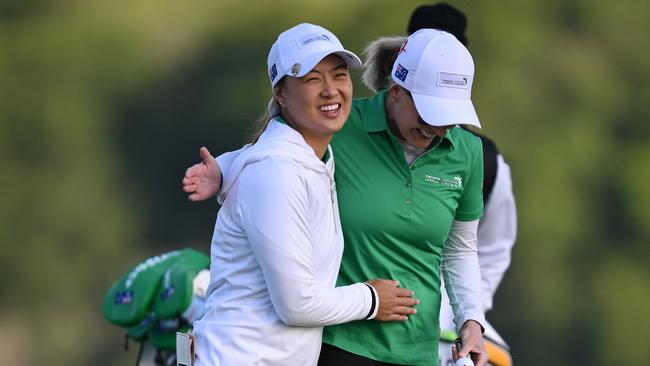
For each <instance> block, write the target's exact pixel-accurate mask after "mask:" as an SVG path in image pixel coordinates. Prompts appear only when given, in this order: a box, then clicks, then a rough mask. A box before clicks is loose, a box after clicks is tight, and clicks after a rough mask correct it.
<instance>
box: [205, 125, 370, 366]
mask: <svg viewBox="0 0 650 366" xmlns="http://www.w3.org/2000/svg"><path fill="white" fill-rule="evenodd" d="M328 151H329V152H330V154H329V159H328V161H327V162H326V163H324V162H322V161H321V160H319V159H318V157H317V156H316V154H315V153H314V150H313V149H312V148H311V147H310V146H309V145H307V143H306V142H305V141H304V139H303V137H302V136H301V135H300V134H299V133H298V132H296V131H295V130H293V129H292V128H291V127H289V126H287V125H285V124H283V123H281V122H278V121H275V120H272V121H271V122H270V123H269V126H268V127H267V129H266V130H265V131H264V133H263V134H262V136H261V137H260V139H259V140H258V141H257V142H256V143H255V144H254V145H252V146H251V147H250V148H248V149H246V151H245V152H243V153H241V154H240V155H239V156H238V157H237V158H236V159H235V160H234V161H233V163H232V166H231V167H230V170H229V174H228V175H227V176H225V180H224V182H223V186H222V190H221V192H220V199H221V201H222V202H223V206H222V207H221V210H220V211H219V214H218V216H217V223H216V225H215V229H214V236H213V238H212V247H211V257H212V263H211V267H210V272H211V280H210V287H209V289H208V298H207V301H206V310H205V311H206V312H205V315H204V316H203V317H202V318H201V320H199V321H197V322H195V323H194V331H193V334H194V335H195V337H196V341H197V346H196V354H197V365H212V366H216V365H315V364H316V363H317V360H318V355H319V352H320V346H321V335H322V329H323V326H324V325H331V324H339V323H344V322H348V321H352V320H361V319H366V318H372V317H374V315H375V314H370V316H369V313H370V312H371V310H372V309H373V308H374V309H375V311H376V306H373V305H375V304H373V302H374V300H373V299H374V297H375V295H373V290H372V289H371V288H370V287H369V286H368V285H366V284H363V283H357V284H354V285H350V286H344V287H336V288H335V284H336V277H337V275H338V271H339V266H340V262H341V256H342V254H343V236H342V233H341V224H340V220H339V213H338V205H337V200H336V190H335V185H334V160H333V155H332V153H331V150H329V148H328Z"/></svg>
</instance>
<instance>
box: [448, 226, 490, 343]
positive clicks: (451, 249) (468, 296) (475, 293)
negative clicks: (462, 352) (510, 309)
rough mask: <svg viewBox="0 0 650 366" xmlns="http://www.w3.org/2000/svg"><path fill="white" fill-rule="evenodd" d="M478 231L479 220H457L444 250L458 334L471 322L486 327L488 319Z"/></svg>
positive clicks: (450, 299)
mask: <svg viewBox="0 0 650 366" xmlns="http://www.w3.org/2000/svg"><path fill="white" fill-rule="evenodd" d="M477 227H478V220H474V221H457V220H454V222H452V224H451V230H450V232H449V238H448V239H447V242H446V243H445V248H444V250H443V261H442V266H441V268H442V275H443V276H444V282H445V288H446V289H447V294H448V295H449V303H450V305H451V307H452V309H453V312H454V323H455V324H456V330H458V331H460V328H461V327H462V326H463V324H465V322H466V321H468V320H475V321H477V322H479V323H480V324H481V325H483V324H485V315H484V314H483V311H482V309H481V273H480V267H479V263H478V256H477V250H476V230H477Z"/></svg>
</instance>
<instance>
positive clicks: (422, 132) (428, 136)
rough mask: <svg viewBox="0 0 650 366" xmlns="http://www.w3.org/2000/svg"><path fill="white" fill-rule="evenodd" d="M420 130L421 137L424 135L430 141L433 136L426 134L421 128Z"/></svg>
mask: <svg viewBox="0 0 650 366" xmlns="http://www.w3.org/2000/svg"><path fill="white" fill-rule="evenodd" d="M418 130H419V131H420V135H422V136H424V137H426V138H428V139H430V138H432V137H433V134H428V133H426V132H424V130H422V129H420V128H418Z"/></svg>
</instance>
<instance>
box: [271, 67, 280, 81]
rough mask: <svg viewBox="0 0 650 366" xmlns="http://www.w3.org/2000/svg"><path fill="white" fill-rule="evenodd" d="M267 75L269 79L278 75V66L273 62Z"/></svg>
mask: <svg viewBox="0 0 650 366" xmlns="http://www.w3.org/2000/svg"><path fill="white" fill-rule="evenodd" d="M269 76H270V77H271V81H273V80H275V77H276V76H278V68H277V67H275V64H273V66H271V69H270V70H269Z"/></svg>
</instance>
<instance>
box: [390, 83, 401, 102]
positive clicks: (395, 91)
mask: <svg viewBox="0 0 650 366" xmlns="http://www.w3.org/2000/svg"><path fill="white" fill-rule="evenodd" d="M401 93H402V87H401V86H399V85H397V84H393V85H392V86H391V87H390V88H388V97H389V98H391V99H393V101H395V102H396V101H397V99H398V98H399V96H400V94H401Z"/></svg>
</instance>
